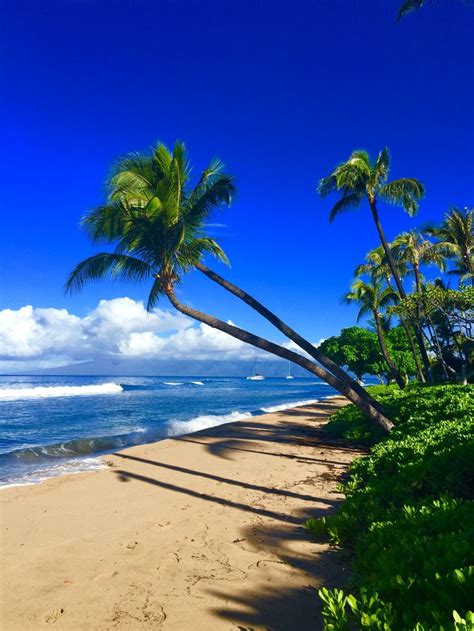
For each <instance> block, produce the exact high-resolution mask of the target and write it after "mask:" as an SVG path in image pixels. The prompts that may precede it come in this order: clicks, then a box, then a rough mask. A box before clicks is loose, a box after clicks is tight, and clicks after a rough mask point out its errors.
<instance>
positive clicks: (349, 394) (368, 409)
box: [165, 286, 393, 432]
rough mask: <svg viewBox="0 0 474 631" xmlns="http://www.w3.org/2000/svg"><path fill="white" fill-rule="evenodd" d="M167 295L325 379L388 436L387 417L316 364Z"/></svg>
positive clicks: (183, 308)
mask: <svg viewBox="0 0 474 631" xmlns="http://www.w3.org/2000/svg"><path fill="white" fill-rule="evenodd" d="M165 293H166V296H167V298H168V300H169V301H170V303H171V304H172V305H173V307H175V309H177V310H178V311H179V312H180V313H183V314H184V315H187V316H189V317H190V318H193V319H194V320H197V321H198V322H203V323H204V324H207V325H208V326H210V327H212V328H213V329H218V330H219V331H223V332H224V333H227V334H228V335H230V336H232V337H234V338H236V339H237V340H240V341H241V342H245V343H246V344H251V345H252V346H255V347H256V348H260V349H261V350H263V351H267V352H268V353H272V354H273V355H277V356H278V357H282V358H283V359H286V360H288V361H291V362H293V363H294V364H298V365H299V366H301V367H302V368H305V369H306V370H308V371H309V372H311V373H312V374H313V375H316V376H317V377H319V378H320V379H323V380H324V381H325V382H326V383H327V384H329V385H330V386H332V387H333V388H335V389H336V390H337V391H338V392H340V393H341V394H342V395H343V396H345V397H346V398H347V399H349V401H351V402H352V403H354V404H355V405H356V406H357V407H358V408H359V409H360V410H362V412H363V413H364V414H365V415H366V416H367V418H369V420H371V421H372V422H373V423H375V424H377V425H378V426H379V427H381V428H382V429H383V430H384V431H385V432H389V431H390V430H391V429H392V427H393V423H392V421H390V420H389V419H388V418H386V417H385V416H384V414H383V413H382V412H381V411H380V409H377V408H375V407H373V406H372V405H371V404H370V402H368V401H367V400H366V398H364V397H362V396H360V395H359V394H358V393H356V392H354V391H353V390H352V389H351V388H349V386H348V385H347V384H346V383H344V382H342V381H341V380H340V379H337V377H335V376H334V375H333V374H332V373H330V372H328V371H327V370H325V369H324V368H321V366H318V365H317V364H315V363H314V362H311V361H310V360H309V359H306V357H303V356H302V355H299V354H298V353H295V352H293V351H290V350H288V349H287V348H284V347H283V346H279V345H278V344H274V343H273V342H270V341H268V340H266V339H264V338H263V337H259V336H258V335H254V334H253V333H250V332H249V331H246V330H244V329H240V328H239V327H236V326H234V325H232V324H228V323H227V322H224V321H223V320H219V319H218V318H215V317H214V316H210V315H208V314H206V313H203V312H202V311H198V310H197V309H193V308H192V307H189V306H188V305H184V304H182V303H181V302H180V301H179V300H178V299H177V298H176V295H175V293H174V290H173V288H172V287H169V286H168V287H166V288H165Z"/></svg>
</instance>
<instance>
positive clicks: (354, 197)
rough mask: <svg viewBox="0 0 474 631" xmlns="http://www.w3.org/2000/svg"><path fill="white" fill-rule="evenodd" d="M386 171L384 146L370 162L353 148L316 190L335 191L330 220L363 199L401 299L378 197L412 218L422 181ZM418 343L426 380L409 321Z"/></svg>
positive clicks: (323, 193) (322, 193) (387, 162)
mask: <svg viewBox="0 0 474 631" xmlns="http://www.w3.org/2000/svg"><path fill="white" fill-rule="evenodd" d="M389 172H390V155H389V152H388V148H387V147H385V148H384V149H382V151H381V152H380V153H379V154H378V156H377V158H376V160H375V161H374V162H372V161H371V159H370V156H369V154H368V153H367V152H366V151H363V150H357V151H353V152H352V154H351V155H350V156H349V159H348V160H347V161H346V162H343V163H342V164H340V165H339V166H337V167H336V168H335V169H334V171H333V172H332V173H330V174H329V175H328V176H327V177H324V178H322V179H321V180H320V181H319V184H318V193H319V195H320V196H321V197H322V198H325V197H327V196H328V195H329V194H330V193H333V192H336V193H338V194H339V195H340V198H339V200H338V201H337V202H336V203H335V204H334V206H333V207H332V209H331V212H330V215H329V219H330V221H333V220H334V219H335V218H336V217H337V216H338V215H340V214H341V213H342V212H346V211H348V210H353V209H356V208H359V206H360V205H361V204H362V202H363V201H364V200H366V201H367V202H368V204H369V207H370V211H371V213H372V217H373V220H374V222H375V226H376V228H377V232H378V234H379V238H380V241H381V244H382V247H383V249H384V252H385V256H386V258H387V264H388V266H389V268H390V272H391V275H392V277H393V280H394V282H395V285H396V287H397V289H398V292H399V294H400V297H401V298H406V292H405V289H404V287H403V283H402V281H401V278H400V274H399V272H398V270H397V266H396V263H395V260H394V258H393V255H392V252H391V249H390V245H389V243H388V242H387V239H386V238H385V233H384V231H383V228H382V224H381V222H380V216H379V212H378V206H377V204H378V200H379V199H382V200H383V201H385V202H387V203H389V204H394V205H397V206H401V207H402V208H403V209H404V210H405V212H407V213H408V214H409V215H410V216H411V217H413V216H414V215H415V214H416V213H417V212H418V202H419V200H420V199H421V198H422V197H423V195H424V186H423V184H422V183H421V182H420V181H419V180H417V179H415V178H399V179H398V180H391V181H388V175H389ZM413 326H414V330H415V335H416V338H417V342H418V346H419V348H420V353H421V357H422V359H423V365H424V369H425V373H426V376H427V379H428V381H431V376H430V364H429V360H428V355H427V352H426V348H425V345H424V343H423V337H422V335H421V331H420V328H419V326H418V325H417V323H416V322H414V323H413Z"/></svg>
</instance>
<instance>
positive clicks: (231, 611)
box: [0, 396, 360, 631]
mask: <svg viewBox="0 0 474 631" xmlns="http://www.w3.org/2000/svg"><path fill="white" fill-rule="evenodd" d="M344 404H345V400H344V399H343V397H336V396H334V397H331V398H330V399H329V400H328V399H325V400H320V401H319V402H318V403H316V404H313V405H310V406H304V407H294V408H289V409H287V410H285V411H280V412H273V413H269V414H263V415H261V416H252V417H248V418H245V419H243V420H241V421H237V422H233V423H226V424H222V425H218V426H215V427H212V428H208V429H203V430H200V431H198V432H195V433H191V434H186V435H183V436H180V437H175V438H167V439H164V440H160V441H157V442H155V443H146V444H142V445H138V446H134V447H129V448H127V449H124V450H121V451H118V452H116V453H113V454H111V455H106V456H103V458H104V459H105V460H106V465H107V467H106V468H105V469H100V470H97V471H86V472H82V475H77V474H66V475H63V476H60V477H55V478H50V479H48V480H45V481H43V482H42V483H40V484H32V485H19V486H15V487H6V488H4V489H3V493H1V494H0V505H1V521H2V549H3V557H4V558H3V561H2V567H3V571H2V581H3V583H4V584H3V586H2V594H3V598H2V600H3V603H2V618H3V620H4V623H3V628H4V629H5V631H16V630H20V629H21V630H22V631H28V630H32V631H33V630H35V631H36V630H37V629H39V628H47V627H48V626H49V625H50V624H51V623H54V627H55V628H57V629H62V630H64V631H75V630H76V629H77V630H82V629H84V630H86V629H88V630H90V629H94V630H95V629H97V630H99V631H105V630H107V629H115V628H119V629H147V630H148V629H153V630H155V629H164V630H165V631H166V630H176V631H178V630H179V631H187V629H189V630H191V629H192V630H193V631H194V630H196V631H208V630H214V629H215V630H218V629H233V630H237V629H238V628H246V629H247V628H253V629H262V630H263V629H272V630H275V631H279V630H280V629H281V630H282V631H284V630H285V629H287V628H296V627H298V628H299V629H302V630H304V629H308V630H309V629H312V630H314V629H317V628H320V627H318V624H319V623H318V619H317V614H318V611H319V603H318V599H317V597H316V594H315V590H317V588H318V587H320V586H322V585H333V584H340V583H341V581H344V580H345V576H346V574H347V569H346V568H345V566H344V564H343V563H342V562H341V561H340V560H338V559H337V555H336V553H335V552H334V551H333V550H331V549H330V548H329V546H327V545H325V544H318V543H314V542H313V541H311V540H310V538H309V537H308V535H307V534H306V532H305V531H304V529H303V528H302V525H303V523H304V521H305V519H307V518H309V517H314V516H317V515H321V514H326V513H327V512H330V511H332V510H334V509H335V508H336V507H337V505H338V503H339V501H340V499H341V495H340V494H339V493H338V492H337V490H336V485H337V479H338V478H339V476H340V474H341V473H342V472H343V471H345V470H346V468H347V466H348V464H349V462H350V461H351V460H352V458H353V457H355V456H357V455H359V453H360V452H359V451H358V450H357V449H354V448H352V447H351V446H349V445H347V444H344V443H338V442H337V441H330V440H328V439H326V438H325V437H324V435H323V434H322V433H321V431H320V428H321V425H322V424H324V423H325V422H326V420H327V418H328V416H329V415H330V414H331V413H333V412H334V411H335V410H336V409H338V408H339V407H340V406H341V405H344ZM288 625H289V626H288ZM292 625H295V626H292Z"/></svg>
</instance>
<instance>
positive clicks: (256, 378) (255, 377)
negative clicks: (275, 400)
mask: <svg viewBox="0 0 474 631" xmlns="http://www.w3.org/2000/svg"><path fill="white" fill-rule="evenodd" d="M264 379H265V377H264V376H263V375H261V374H260V373H258V372H257V360H255V363H254V365H253V374H252V375H249V376H248V377H247V381H263V380H264Z"/></svg>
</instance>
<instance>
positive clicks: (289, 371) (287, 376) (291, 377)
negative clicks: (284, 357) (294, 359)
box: [285, 361, 294, 379]
mask: <svg viewBox="0 0 474 631" xmlns="http://www.w3.org/2000/svg"><path fill="white" fill-rule="evenodd" d="M285 379H294V377H293V375H292V374H291V362H290V361H289V362H288V374H287V375H286V377H285Z"/></svg>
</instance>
